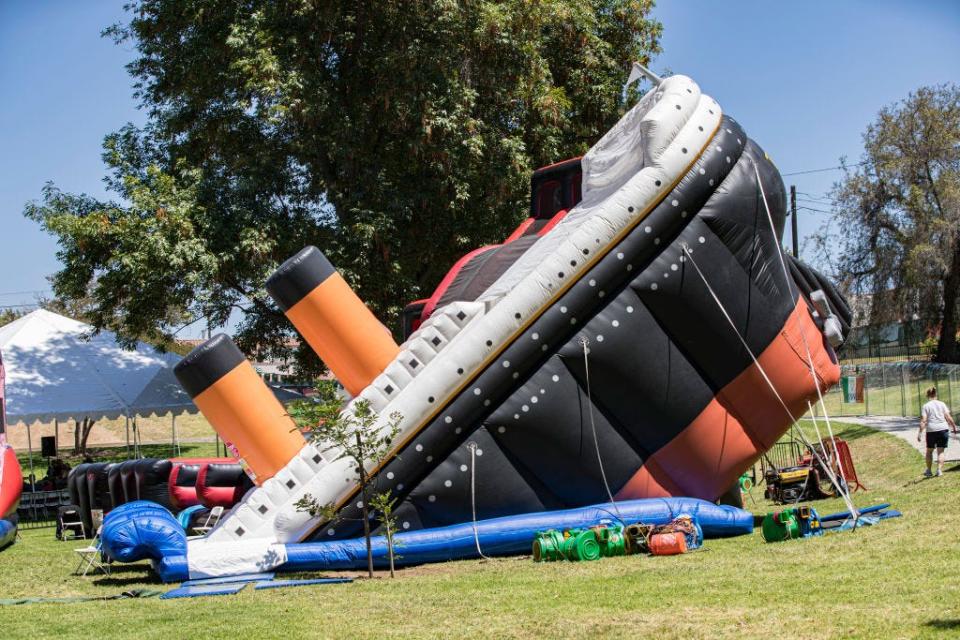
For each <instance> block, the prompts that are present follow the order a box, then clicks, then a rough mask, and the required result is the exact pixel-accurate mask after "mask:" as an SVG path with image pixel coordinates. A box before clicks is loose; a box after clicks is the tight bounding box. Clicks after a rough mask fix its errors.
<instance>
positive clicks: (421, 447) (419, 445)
mask: <svg viewBox="0 0 960 640" xmlns="http://www.w3.org/2000/svg"><path fill="white" fill-rule="evenodd" d="M414 449H416V450H417V451H423V445H422V444H418V445H417V446H415V447H414Z"/></svg>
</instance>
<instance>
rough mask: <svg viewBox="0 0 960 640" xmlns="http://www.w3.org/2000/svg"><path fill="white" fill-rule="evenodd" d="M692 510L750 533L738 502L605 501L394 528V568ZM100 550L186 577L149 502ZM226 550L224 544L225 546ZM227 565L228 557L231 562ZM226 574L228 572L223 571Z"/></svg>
mask: <svg viewBox="0 0 960 640" xmlns="http://www.w3.org/2000/svg"><path fill="white" fill-rule="evenodd" d="M680 515H689V516H691V517H693V518H694V520H695V521H696V523H697V524H698V525H699V526H700V528H701V529H702V530H703V535H704V537H707V538H718V537H726V536H736V535H743V534H749V533H751V532H752V531H753V515H752V514H751V513H750V512H749V511H744V510H743V509H737V508H736V507H728V506H718V505H715V504H713V503H711V502H706V501H704V500H698V499H696V498H650V499H645V500H625V501H623V502H617V503H616V505H613V504H610V503H605V504H599V505H593V506H590V507H580V508H577V509H563V510H559V511H541V512H537V513H527V514H522V515H516V516H506V517H503V518H492V519H489V520H480V521H478V522H477V524H476V533H477V536H476V539H475V538H474V524H473V523H472V522H466V523H462V524H457V525H451V526H448V527H438V528H434V529H423V530H421V531H411V532H404V533H398V534H397V535H396V536H394V543H395V550H396V552H397V554H398V555H399V557H397V558H396V563H397V565H398V566H408V565H416V564H425V563H429V562H445V561H448V560H464V559H468V558H476V557H479V555H480V554H479V553H478V551H477V539H479V543H480V549H481V550H482V551H483V554H484V555H489V556H504V555H518V554H526V553H530V546H531V544H532V543H533V538H534V536H535V535H536V534H537V532H538V531H543V530H546V529H575V528H582V527H590V526H594V525H599V524H618V523H622V524H630V523H634V522H643V523H645V524H655V525H656V524H666V523H668V522H670V521H671V520H673V519H674V518H676V517H677V516H680ZM101 538H102V541H103V548H104V551H105V552H106V553H107V555H109V556H110V557H111V558H113V559H114V560H117V561H120V562H134V561H137V560H142V559H145V558H149V559H151V560H153V566H154V569H156V571H157V573H158V574H159V575H160V578H161V579H162V580H164V581H165V582H176V581H180V580H186V579H188V578H189V577H190V565H189V553H188V546H187V540H186V535H185V533H184V531H183V527H182V526H181V525H180V523H179V522H178V521H177V519H176V518H175V517H174V516H173V514H171V513H170V512H169V511H167V510H166V509H164V508H163V507H161V506H159V505H157V504H155V503H150V502H142V501H141V502H131V503H128V504H125V505H122V506H121V507H118V508H117V509H114V510H113V511H111V512H110V513H109V514H108V515H107V518H106V520H105V522H104V525H103V532H102V533H101ZM372 546H373V557H374V563H375V564H376V565H377V566H379V567H383V566H386V565H387V563H388V561H389V560H388V555H387V541H386V538H384V537H383V536H377V537H375V538H373V539H372ZM285 551H286V555H287V559H286V561H285V562H284V563H282V564H280V565H279V566H277V567H271V569H272V570H275V571H287V572H293V571H327V570H334V569H359V568H362V567H365V566H366V562H367V560H366V543H365V542H364V540H363V539H362V538H356V539H352V540H331V541H324V542H308V543H300V544H288V545H285ZM224 552H225V553H226V548H225V551H224ZM228 565H229V563H225V566H228ZM224 575H227V574H224Z"/></svg>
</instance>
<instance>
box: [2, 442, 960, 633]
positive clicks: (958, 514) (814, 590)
mask: <svg viewBox="0 0 960 640" xmlns="http://www.w3.org/2000/svg"><path fill="white" fill-rule="evenodd" d="M839 431H840V435H842V436H843V437H845V438H847V439H848V441H849V442H850V446H851V449H852V451H853V455H854V458H855V461H856V463H857V467H858V472H859V475H860V478H861V480H862V481H863V482H864V484H866V486H867V487H868V488H869V492H867V493H863V492H861V493H858V494H856V495H855V498H856V501H857V503H858V504H860V505H866V504H874V503H878V502H886V501H889V502H893V503H894V505H895V506H896V507H897V508H899V509H900V510H901V511H903V513H904V517H903V518H899V519H895V520H888V521H885V522H882V523H880V525H879V526H876V527H868V528H864V529H862V530H858V531H856V532H854V533H849V532H847V533H834V534H828V535H826V536H824V537H823V538H817V539H810V540H800V541H792V542H784V543H778V544H764V543H763V541H762V540H761V538H760V536H759V533H755V534H754V535H751V536H743V537H739V538H731V539H727V540H708V541H707V543H706V545H705V547H704V550H703V551H698V552H694V553H690V554H687V555H683V556H676V557H667V558H652V557H641V556H631V557H626V558H611V559H604V560H600V561H598V562H592V563H584V564H572V563H558V564H542V565H541V564H534V563H533V562H531V561H530V559H529V558H512V559H504V560H494V561H490V562H479V561H463V562H454V563H447V564H440V565H432V566H427V567H421V568H416V569H409V570H405V571H401V572H400V573H399V576H398V578H397V579H396V580H392V581H391V580H389V579H385V578H381V579H375V580H372V581H367V580H360V581H357V582H354V583H353V584H347V585H329V586H319V587H304V588H296V589H285V590H278V591H261V592H254V591H253V590H252V589H250V588H249V587H248V588H247V589H245V590H244V591H243V592H242V593H240V594H239V595H237V596H226V597H219V598H200V599H188V600H174V601H161V600H157V599H150V600H124V601H110V602H95V603H80V604H33V605H21V606H15V607H0V630H2V632H0V633H2V637H4V638H31V639H35V638H47V637H50V638H90V637H102V638H121V637H137V638H144V639H145V638H163V639H165V640H168V639H169V638H208V637H216V638H220V637H223V638H279V637H283V638H299V637H309V638H315V637H331V638H351V637H367V638H383V637H398V638H436V637H457V638H463V637H476V638H490V637H522V638H554V637H576V638H584V637H652V638H660V637H683V638H734V637H736V638H744V637H746V638H756V637H785V638H836V637H858V638H912V637H956V636H957V635H958V634H960V571H958V570H960V560H958V558H960V540H958V536H957V535H956V532H957V531H958V529H960V508H958V505H957V499H956V496H957V495H958V492H960V471H951V472H948V473H947V474H945V476H944V477H942V478H935V479H931V480H921V479H920V472H921V471H922V463H921V460H920V457H919V455H918V454H917V453H916V452H915V451H913V450H912V449H910V448H909V447H908V446H907V445H906V444H905V443H903V442H900V441H899V440H897V439H895V438H893V437H891V436H888V435H885V434H880V433H876V432H873V431H870V430H868V429H866V428H863V427H858V426H854V425H846V426H839ZM753 494H754V498H755V499H756V501H757V502H755V503H753V502H751V500H749V499H748V500H747V506H748V508H751V509H752V510H753V511H755V512H765V511H767V510H768V509H770V508H772V507H771V505H769V504H767V503H765V502H763V501H762V500H761V494H762V489H761V488H757V489H754V491H753ZM815 506H816V508H817V509H818V510H819V511H820V512H821V513H826V512H830V511H835V510H840V508H841V506H842V505H841V503H840V502H839V501H837V500H831V501H821V502H817V503H815ZM74 546H77V544H76V543H58V542H55V541H54V540H53V532H52V530H50V529H47V530H34V531H25V532H24V533H23V539H22V540H21V541H20V542H18V543H17V544H16V545H14V547H12V548H11V549H9V550H7V551H4V552H3V553H2V554H0V598H11V597H26V596H45V597H62V596H72V595H107V594H115V593H119V592H121V591H124V590H127V589H142V588H147V589H157V588H166V587H164V586H163V585H160V584H159V583H158V582H157V581H156V580H155V579H154V578H153V577H152V574H151V573H150V571H149V570H148V567H147V565H146V564H145V563H139V564H136V565H125V566H121V567H118V569H117V570H116V571H115V572H114V574H113V576H112V577H110V578H106V577H103V576H100V577H87V578H80V577H73V576H70V575H69V572H70V570H71V569H72V568H73V563H74V558H73V555H74V554H73V552H72V548H73V547H74Z"/></svg>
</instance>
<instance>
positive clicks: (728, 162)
mask: <svg viewBox="0 0 960 640" xmlns="http://www.w3.org/2000/svg"><path fill="white" fill-rule="evenodd" d="M727 164H730V156H727Z"/></svg>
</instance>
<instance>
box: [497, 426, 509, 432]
mask: <svg viewBox="0 0 960 640" xmlns="http://www.w3.org/2000/svg"><path fill="white" fill-rule="evenodd" d="M497 432H498V433H506V432H507V428H506V427H498V428H497Z"/></svg>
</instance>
